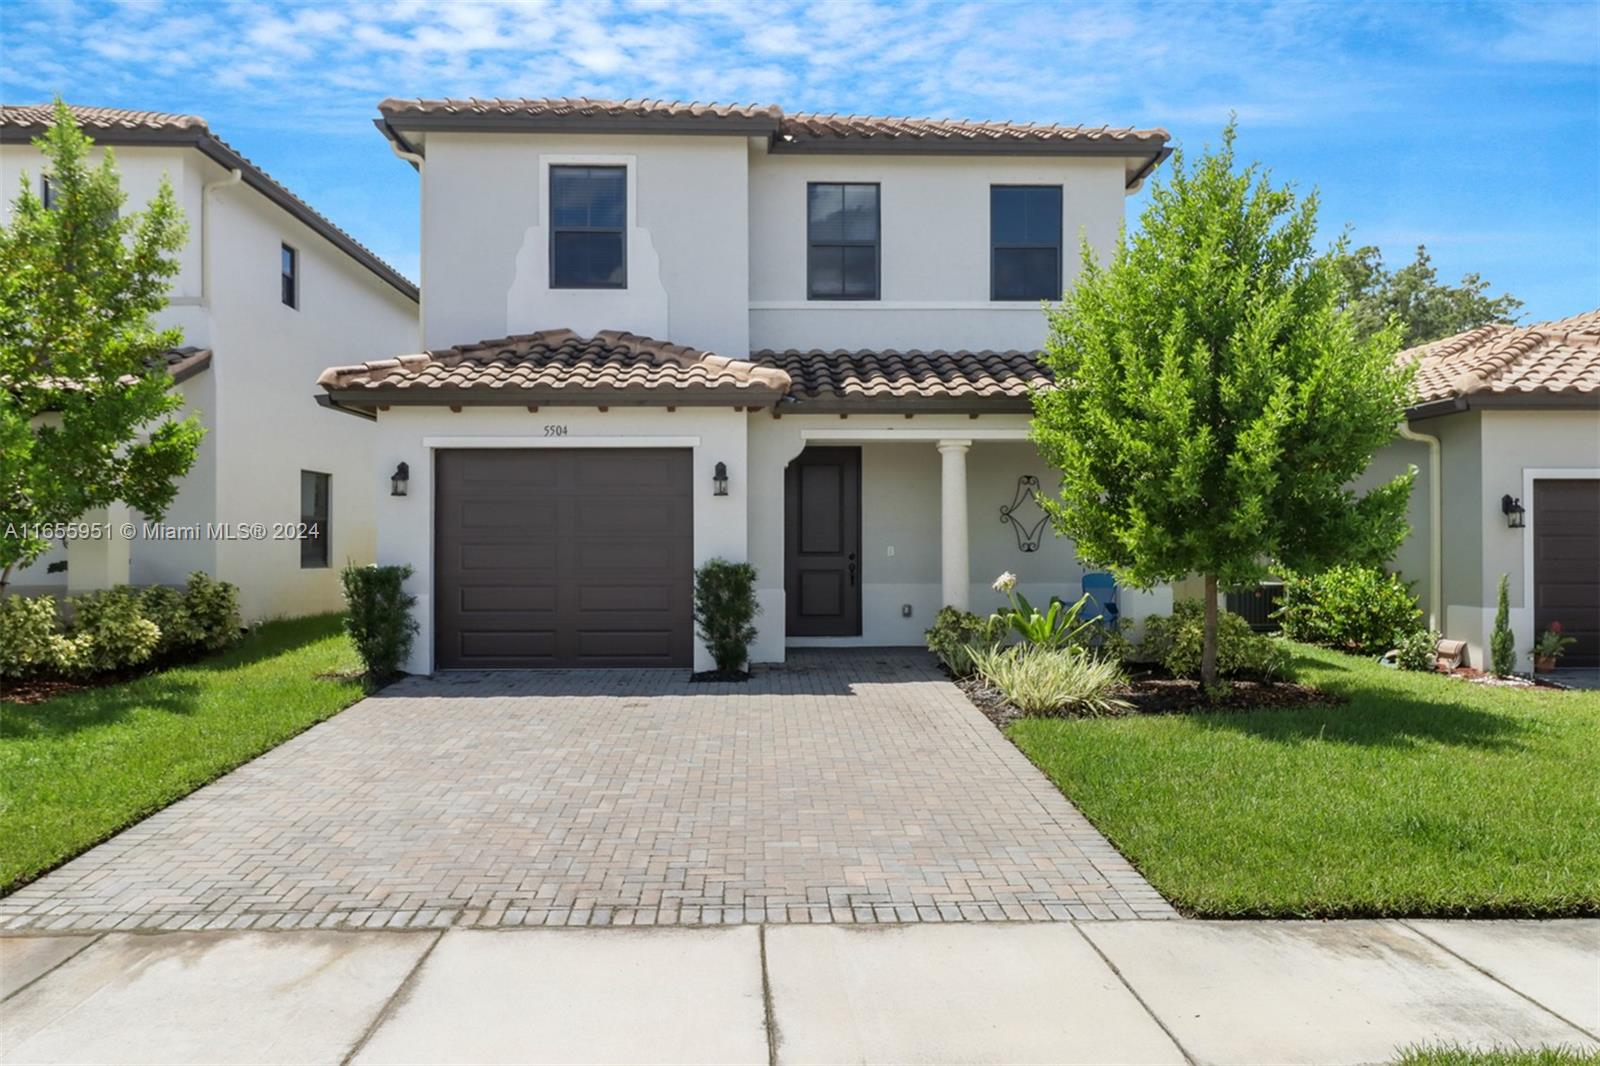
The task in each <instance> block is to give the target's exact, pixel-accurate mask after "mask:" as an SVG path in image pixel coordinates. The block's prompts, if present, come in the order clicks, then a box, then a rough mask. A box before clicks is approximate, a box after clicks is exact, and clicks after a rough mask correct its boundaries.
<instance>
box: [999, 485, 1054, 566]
mask: <svg viewBox="0 0 1600 1066" xmlns="http://www.w3.org/2000/svg"><path fill="white" fill-rule="evenodd" d="M1030 505H1031V508H1032V509H1031V510H1028V509H1027V508H1029V507H1030ZM1019 512H1020V513H1019ZM1035 514H1037V515H1038V516H1039V517H1038V518H1037V519H1035V518H1034V517H1033V516H1034V515H1035ZM1049 518H1050V516H1049V515H1047V514H1045V512H1044V508H1043V507H1040V506H1039V479H1038V478H1036V477H1034V476H1033V475H1032V474H1023V475H1022V476H1021V477H1019V478H1017V493H1016V495H1015V496H1013V497H1012V498H1011V502H1010V503H1009V504H1006V505H1005V506H1003V507H1001V508H1000V521H1001V522H1005V523H1008V524H1009V525H1010V526H1011V528H1012V530H1013V531H1014V532H1015V533H1016V534H1017V547H1018V548H1019V549H1020V550H1022V551H1025V552H1036V551H1038V550H1039V542H1040V541H1041V540H1043V539H1044V524H1045V522H1046V521H1048V520H1049Z"/></svg>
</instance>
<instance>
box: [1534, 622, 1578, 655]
mask: <svg viewBox="0 0 1600 1066" xmlns="http://www.w3.org/2000/svg"><path fill="white" fill-rule="evenodd" d="M1577 642H1578V641H1577V638H1576V637H1569V636H1567V635H1566V634H1565V633H1563V632H1561V623H1560V622H1551V623H1550V628H1549V629H1547V630H1545V631H1544V632H1543V633H1540V634H1539V639H1538V640H1536V641H1534V642H1533V651H1532V653H1531V654H1532V656H1533V657H1534V658H1535V659H1559V658H1561V656H1562V655H1563V654H1565V653H1566V650H1567V648H1568V647H1570V646H1571V645H1573V644H1576V643H1577Z"/></svg>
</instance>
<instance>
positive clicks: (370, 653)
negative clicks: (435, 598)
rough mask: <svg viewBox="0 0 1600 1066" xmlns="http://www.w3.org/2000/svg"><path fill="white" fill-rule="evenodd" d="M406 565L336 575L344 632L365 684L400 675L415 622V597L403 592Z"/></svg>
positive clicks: (360, 568)
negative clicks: (358, 658)
mask: <svg viewBox="0 0 1600 1066" xmlns="http://www.w3.org/2000/svg"><path fill="white" fill-rule="evenodd" d="M410 576H411V567H409V566H356V565H353V564H352V565H350V566H346V567H345V568H344V569H343V570H342V571H340V573H339V581H340V584H342V585H343V586H344V602H345V608H346V610H345V620H344V628H345V632H346V633H349V634H350V640H351V642H352V643H353V644H355V646H356V654H357V655H359V656H361V664H362V666H364V667H365V668H366V676H367V681H368V682H369V683H371V684H379V683H381V682H384V681H387V680H389V679H390V678H392V677H394V676H395V675H396V674H398V673H400V664H401V663H403V662H405V661H406V658H407V657H408V656H409V655H410V654H411V640H412V638H413V637H414V636H415V635H416V632H417V621H416V619H414V618H412V617H411V608H412V607H414V606H416V603H417V598H416V597H415V596H411V595H408V594H407V593H406V590H405V582H406V579H407V578H409V577H410Z"/></svg>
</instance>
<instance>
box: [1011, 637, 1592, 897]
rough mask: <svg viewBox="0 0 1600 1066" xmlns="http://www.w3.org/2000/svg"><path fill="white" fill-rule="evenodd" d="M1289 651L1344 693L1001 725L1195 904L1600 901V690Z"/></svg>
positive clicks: (1312, 678) (1127, 850)
mask: <svg viewBox="0 0 1600 1066" xmlns="http://www.w3.org/2000/svg"><path fill="white" fill-rule="evenodd" d="M1296 650H1297V655H1298V663H1297V665H1298V667H1299V669H1300V676H1301V679H1302V680H1304V681H1307V682H1309V683H1311V684H1315V685H1318V686H1321V687H1322V688H1324V689H1327V690H1328V691H1331V692H1336V693H1340V694H1342V695H1344V696H1346V697H1347V698H1348V699H1349V701H1350V702H1349V703H1347V704H1344V705H1342V706H1336V707H1317V708H1305V709H1294V710H1270V711H1252V712H1246V713H1232V714H1227V713H1225V714H1214V715H1205V714H1201V715H1166V716H1145V717H1136V718H1101V719H1058V718H1026V719H1022V720H1020V721H1017V722H1015V723H1013V724H1012V725H1011V726H1010V727H1009V728H1008V729H1007V734H1008V735H1009V736H1010V737H1011V739H1012V740H1013V741H1015V742H1016V744H1017V745H1018V746H1019V747H1020V748H1021V749H1022V750H1023V751H1024V752H1026V753H1027V754H1028V756H1029V757H1030V758H1031V759H1033V761H1034V762H1035V763H1037V764H1038V765H1039V767H1040V768H1041V769H1043V770H1044V772H1045V773H1047V774H1048V775H1049V776H1050V777H1051V779H1052V780H1054V781H1055V783H1056V784H1057V785H1058V786H1060V788H1061V790H1062V792H1064V793H1065V794H1066V795H1067V796H1068V798H1070V799H1071V800H1072V801H1073V802H1074V803H1076V804H1077V805H1078V807H1079V808H1080V809H1081V810H1082V811H1083V812H1084V814H1086V815H1087V816H1088V817H1089V818H1090V820H1092V821H1093V822H1094V824H1095V825H1096V826H1098V827H1099V828H1100V830H1101V832H1103V833H1105V835H1106V836H1107V837H1109V838H1110V839H1111V841H1112V842H1113V843H1114V844H1116V846H1117V847H1118V848H1119V849H1121V850H1122V852H1123V854H1125V855H1127V856H1128V858H1129V859H1131V860H1132V861H1133V862H1134V863H1135V864H1136V865H1138V867H1139V869H1140V870H1142V871H1143V872H1144V874H1145V876H1146V877H1148V878H1149V879H1150V881H1151V883H1152V884H1153V885H1155V887H1156V888H1157V889H1158V890H1160V892H1161V893H1162V894H1163V895H1165V896H1166V897H1167V898H1168V899H1169V900H1171V901H1172V902H1173V903H1174V904H1175V905H1176V906H1178V907H1180V908H1181V909H1183V910H1184V911H1185V912H1187V913H1190V914H1195V915H1206V916H1212V917H1291V916H1296V917H1298V916H1306V917H1310V916H1324V917H1348V916H1358V915H1392V916H1413V917H1415V916H1422V915H1435V916H1443V915H1460V916H1465V915H1474V916H1495V915H1530V916H1534V915H1537V916H1553V915H1580V914H1581V915H1595V914H1600V692H1557V691H1553V690H1549V689H1532V690H1515V689H1505V688H1490V687H1487V686H1483V685H1473V684H1467V683H1464V682H1461V681H1456V680H1451V679H1449V678H1444V677H1438V676H1430V675H1427V674H1410V673H1402V672H1399V671H1395V670H1388V669H1384V668H1382V667H1379V666H1377V665H1375V664H1373V663H1370V662H1367V661H1365V660H1362V659H1357V658H1354V657H1352V656H1348V655H1343V654H1340V653H1338V652H1332V651H1325V650H1322V649H1318V648H1309V647H1304V646H1297V649H1296Z"/></svg>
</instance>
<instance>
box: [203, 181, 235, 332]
mask: <svg viewBox="0 0 1600 1066" xmlns="http://www.w3.org/2000/svg"><path fill="white" fill-rule="evenodd" d="M243 180H244V171H242V170H240V169H239V168H238V167H234V168H233V169H232V170H230V171H228V176H227V177H225V178H218V179H217V180H216V181H208V182H206V183H205V184H204V185H202V186H200V306H201V307H204V308H207V309H208V310H209V309H210V307H211V198H210V192H211V190H212V189H225V188H227V187H228V186H230V185H237V184H239V183H240V182H241V181H243Z"/></svg>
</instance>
